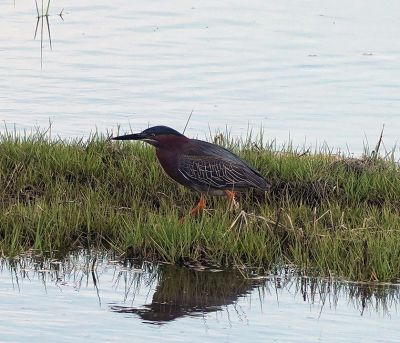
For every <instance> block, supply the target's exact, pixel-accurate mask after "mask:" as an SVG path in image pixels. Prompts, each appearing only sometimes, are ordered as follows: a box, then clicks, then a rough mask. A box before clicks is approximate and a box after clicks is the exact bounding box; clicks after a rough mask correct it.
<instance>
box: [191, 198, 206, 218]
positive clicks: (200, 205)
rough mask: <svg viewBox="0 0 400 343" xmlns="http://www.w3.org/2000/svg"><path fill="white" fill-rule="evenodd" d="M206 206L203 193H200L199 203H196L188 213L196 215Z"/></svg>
mask: <svg viewBox="0 0 400 343" xmlns="http://www.w3.org/2000/svg"><path fill="white" fill-rule="evenodd" d="M205 208H206V199H205V198H204V195H203V194H202V195H201V196H200V200H199V203H198V204H197V206H196V207H195V208H193V209H192V210H191V211H190V214H191V215H192V216H197V215H198V214H200V213H201V212H202V211H203V210H204V209H205Z"/></svg>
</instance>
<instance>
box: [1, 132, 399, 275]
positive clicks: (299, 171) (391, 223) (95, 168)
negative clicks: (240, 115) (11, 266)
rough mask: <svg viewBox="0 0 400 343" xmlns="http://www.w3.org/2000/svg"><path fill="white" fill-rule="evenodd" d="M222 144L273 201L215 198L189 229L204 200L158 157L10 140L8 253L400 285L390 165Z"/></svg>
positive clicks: (87, 145) (4, 181)
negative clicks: (115, 258)
mask: <svg viewBox="0 0 400 343" xmlns="http://www.w3.org/2000/svg"><path fill="white" fill-rule="evenodd" d="M213 139H214V140H215V141H216V142H217V143H219V144H221V145H224V146H227V147H229V148H230V149H233V150H235V151H236V152H237V153H238V154H239V155H240V156H241V157H243V158H244V159H246V160H247V161H249V162H250V163H251V164H252V165H253V166H254V167H255V168H256V169H257V170H259V171H260V172H261V173H262V174H263V175H265V176H266V178H267V179H268V180H269V181H270V182H271V184H272V187H271V191H270V192H269V193H266V194H264V193H262V192H261V193H260V192H258V191H252V192H248V193H243V194H240V195H239V196H238V201H239V203H240V210H239V211H238V212H235V213H234V212H231V211H229V210H228V209H227V206H226V202H225V201H224V200H225V199H220V198H218V197H216V198H210V199H209V201H208V210H207V211H205V213H203V215H202V216H200V217H199V218H197V219H193V220H187V221H185V222H184V223H180V222H179V218H180V217H181V216H182V215H184V214H186V213H187V211H189V210H190V208H191V206H190V205H191V204H192V203H193V202H194V201H195V199H196V196H197V195H196V194H194V193H191V192H189V191H188V190H186V189H184V188H183V187H180V186H177V185H176V183H174V182H173V181H171V180H170V179H169V178H168V177H167V176H166V175H165V174H164V173H163V171H162V169H161V168H160V166H159V165H158V162H157V160H156V157H155V153H154V150H153V149H151V148H150V147H147V146H145V145H143V144H142V143H138V144H134V143H120V142H112V141H110V140H109V139H108V137H106V136H103V135H97V134H95V135H93V136H92V137H91V138H89V139H88V140H86V141H85V140H82V139H81V140H72V141H64V140H61V139H58V138H57V139H54V138H53V139H52V138H49V135H48V134H46V133H45V132H41V131H37V132H36V133H32V134H26V135H18V134H15V133H10V132H5V133H3V134H2V136H1V138H0V194H1V200H0V249H1V252H2V254H3V255H15V254H18V253H21V252H22V251H25V250H27V249H29V248H35V249H38V250H40V251H42V252H48V251H53V252H54V251H60V252H62V251H68V250H70V249H78V248H82V247H98V248H111V249H113V250H115V251H116V252H118V253H119V254H121V255H124V256H131V257H135V256H140V257H142V258H145V259H151V260H162V261H168V262H172V263H176V264H198V265H201V266H207V265H212V266H218V267H228V266H229V267H232V266H233V267H238V268H239V269H240V268H241V267H243V266H251V267H264V268H269V267H271V266H283V265H294V266H296V267H298V268H299V269H300V270H301V271H303V272H306V273H311V274H320V275H330V276H331V275H336V276H341V277H345V278H348V279H354V280H380V281H382V280H385V281H389V280H397V279H399V277H400V258H399V257H400V256H399V252H400V250H399V246H400V213H399V208H400V198H399V194H400V177H399V176H400V174H399V166H398V165H397V163H396V162H395V161H394V160H393V159H392V158H391V157H387V158H380V157H378V155H377V154H373V153H371V154H366V155H365V156H363V157H362V158H360V159H355V158H346V157H344V156H338V155H335V154H332V153H330V152H329V151H325V152H319V151H315V152H313V153H310V152H308V151H297V150H295V149H293V148H292V147H291V146H290V145H289V146H287V147H285V148H284V149H281V150H277V149H276V147H274V146H273V145H272V144H271V145H266V144H265V142H264V139H263V138H262V137H259V138H255V139H252V138H251V137H249V138H246V139H245V140H242V141H238V140H235V139H231V138H229V137H228V136H226V135H221V134H220V135H217V136H215V137H214V138H213Z"/></svg>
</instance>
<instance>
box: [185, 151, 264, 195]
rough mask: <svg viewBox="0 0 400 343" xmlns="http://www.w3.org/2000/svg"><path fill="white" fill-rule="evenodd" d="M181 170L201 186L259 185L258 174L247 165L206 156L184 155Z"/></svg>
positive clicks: (226, 187) (225, 187) (233, 186)
mask: <svg viewBox="0 0 400 343" xmlns="http://www.w3.org/2000/svg"><path fill="white" fill-rule="evenodd" d="M178 169H179V171H180V173H181V174H182V175H183V177H185V178H186V179H187V180H188V181H190V182H191V183H193V184H195V185H198V186H200V187H205V186H208V187H211V188H217V189H229V188H235V187H236V188H240V187H251V186H253V187H259V186H258V182H257V177H258V176H257V175H255V174H254V173H253V172H252V170H247V168H246V166H242V165H239V164H235V163H232V162H231V161H226V160H224V159H217V158H215V157H206V156H201V157H200V156H186V155H184V156H182V157H181V159H180V163H179V168H178Z"/></svg>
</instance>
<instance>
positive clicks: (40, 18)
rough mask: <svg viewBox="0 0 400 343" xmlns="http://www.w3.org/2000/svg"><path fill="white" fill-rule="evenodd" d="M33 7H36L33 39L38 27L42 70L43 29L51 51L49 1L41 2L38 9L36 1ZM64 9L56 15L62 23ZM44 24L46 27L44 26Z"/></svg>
mask: <svg viewBox="0 0 400 343" xmlns="http://www.w3.org/2000/svg"><path fill="white" fill-rule="evenodd" d="M35 5H36V13H37V17H36V27H35V35H34V39H36V37H37V35H38V29H39V27H40V67H41V68H43V39H44V37H43V36H44V34H45V32H44V31H45V29H46V28H47V34H48V37H49V46H50V49H51V50H53V46H52V43H51V32H50V22H49V16H50V14H49V8H50V0H48V2H47V4H45V3H44V2H43V0H41V6H40V9H39V5H38V2H37V0H35ZM63 14H64V9H62V10H61V12H60V13H59V14H58V16H59V17H60V18H61V19H62V20H63V21H64V17H63ZM45 22H46V26H45Z"/></svg>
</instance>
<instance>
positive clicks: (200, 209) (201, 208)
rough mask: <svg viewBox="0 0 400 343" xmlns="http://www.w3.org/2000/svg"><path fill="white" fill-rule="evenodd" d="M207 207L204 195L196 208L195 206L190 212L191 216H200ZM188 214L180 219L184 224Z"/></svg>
mask: <svg viewBox="0 0 400 343" xmlns="http://www.w3.org/2000/svg"><path fill="white" fill-rule="evenodd" d="M205 208H206V199H205V198H204V196H203V195H201V196H200V199H199V203H198V204H197V206H196V207H195V208H193V209H192V210H191V211H190V212H189V214H188V215H189V216H191V217H195V216H198V215H199V214H200V213H202V212H203V211H204V209H205ZM186 217H187V216H183V217H182V218H180V219H179V222H180V223H181V224H182V223H183V222H184V221H185V219H186Z"/></svg>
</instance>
